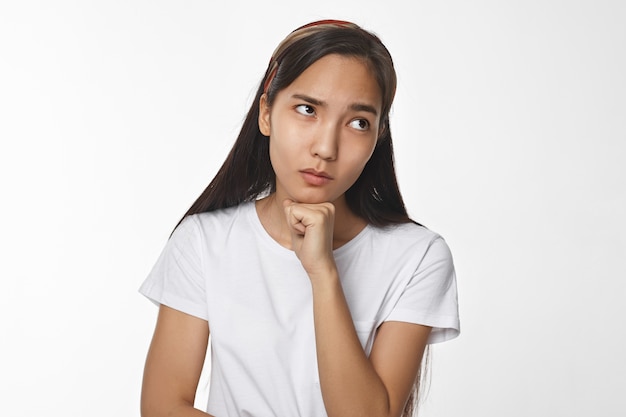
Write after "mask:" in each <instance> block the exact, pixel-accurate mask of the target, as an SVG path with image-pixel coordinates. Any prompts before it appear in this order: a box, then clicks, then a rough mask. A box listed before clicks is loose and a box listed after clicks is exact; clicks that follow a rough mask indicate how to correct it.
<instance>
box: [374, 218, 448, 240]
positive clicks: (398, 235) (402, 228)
mask: <svg viewBox="0 0 626 417" xmlns="http://www.w3.org/2000/svg"><path fill="white" fill-rule="evenodd" d="M370 228H371V229H372V231H373V233H372V234H373V235H374V236H375V238H376V239H382V240H388V241H390V242H395V243H396V244H398V245H430V243H432V242H434V241H436V240H443V238H442V237H441V235H439V234H438V233H437V232H434V231H432V230H430V229H428V228H426V227H424V226H421V225H419V224H416V223H402V224H395V225H389V226H384V227H376V226H370Z"/></svg>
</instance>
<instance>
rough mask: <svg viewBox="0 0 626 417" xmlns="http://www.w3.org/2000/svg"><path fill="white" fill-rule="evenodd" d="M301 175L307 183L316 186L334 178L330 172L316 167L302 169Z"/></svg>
mask: <svg viewBox="0 0 626 417" xmlns="http://www.w3.org/2000/svg"><path fill="white" fill-rule="evenodd" d="M300 175H301V176H302V178H303V179H304V181H305V182H306V183H307V184H309V185H315V186H320V185H324V184H328V183H329V182H331V181H332V180H333V177H332V176H330V174H328V173H326V172H324V171H316V170H314V169H304V170H302V171H300Z"/></svg>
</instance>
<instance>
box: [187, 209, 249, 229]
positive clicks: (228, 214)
mask: <svg viewBox="0 0 626 417" xmlns="http://www.w3.org/2000/svg"><path fill="white" fill-rule="evenodd" d="M253 208H254V204H253V203H242V204H239V205H236V206H233V207H228V208H225V209H219V210H214V211H208V212H203V213H196V214H192V215H189V216H187V217H185V218H184V219H183V221H182V222H181V223H180V225H179V226H178V228H181V227H183V228H191V229H193V228H195V229H197V230H200V231H213V232H216V231H219V230H221V229H230V228H231V227H232V225H233V224H235V223H237V222H240V221H241V220H244V219H247V218H248V214H249V212H250V211H251V210H253Z"/></svg>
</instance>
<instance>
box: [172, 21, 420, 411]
mask: <svg viewBox="0 0 626 417" xmlns="http://www.w3.org/2000/svg"><path fill="white" fill-rule="evenodd" d="M312 27H313V28H314V30H308V31H306V32H304V31H302V29H305V28H306V29H310V28H312ZM329 54H338V55H342V56H347V57H355V58H360V59H362V60H363V62H365V63H366V65H368V66H369V69H370V71H371V72H372V74H373V76H374V77H375V78H376V81H377V83H378V85H379V87H380V90H381V92H382V111H381V119H380V126H381V129H380V134H379V137H378V141H377V144H376V147H375V149H374V152H373V154H372V156H371V157H370V159H369V161H368V162H367V164H366V165H365V168H364V169H363V172H362V173H361V175H360V176H359V178H358V179H357V180H356V182H355V183H354V184H353V185H352V186H351V187H350V188H349V189H348V190H347V191H346V193H345V197H346V202H347V204H348V207H349V208H350V210H352V211H353V212H354V213H355V214H356V215H358V216H360V217H362V218H363V219H365V220H366V221H367V222H368V223H369V224H372V225H375V226H387V225H391V224H399V223H410V222H413V223H416V222H414V221H413V220H412V219H410V218H409V216H408V214H407V211H406V207H405V205H404V201H403V199H402V195H401V194H400V189H399V187H398V182H397V179H396V172H395V167H394V158H393V144H392V140H391V129H390V126H389V111H390V109H391V105H392V103H393V99H394V96H395V92H396V82H397V80H396V73H395V69H394V66H393V61H392V59H391V55H390V54H389V51H388V50H387V48H386V47H385V46H384V45H383V43H382V42H381V41H380V39H379V38H378V37H377V36H376V35H374V34H372V33H370V32H368V31H366V30H364V29H362V28H360V27H358V26H357V25H355V24H353V23H350V22H338V21H322V22H314V23H312V24H309V25H305V26H303V27H301V28H298V29H296V30H295V31H293V32H292V33H291V34H290V35H289V36H288V37H287V38H286V39H285V40H284V41H283V42H281V44H280V45H279V46H278V48H277V49H276V51H275V52H274V55H273V56H272V59H271V61H270V63H269V65H268V67H267V70H266V72H265V75H264V76H263V79H262V80H261V83H260V84H259V87H258V89H257V92H256V95H255V97H254V101H253V102H252V106H251V107H250V110H249V111H248V114H247V115H246V118H245V120H244V122H243V125H242V127H241V131H240V132H239V136H238V137H237V140H236V142H235V144H234V145H233V147H232V149H231V151H230V153H229V154H228V156H227V157H226V160H225V161H224V163H223V165H222V167H221V168H220V169H219V171H218V172H217V174H216V175H215V177H214V178H213V180H212V181H211V183H210V184H209V185H208V186H207V188H206V189H205V190H204V191H203V192H202V194H201V195H200V196H199V197H198V199H197V200H196V201H195V202H194V203H193V204H192V205H191V207H190V208H189V210H187V212H186V213H185V215H184V216H183V218H182V219H181V220H180V221H182V220H183V219H184V218H185V217H186V216H189V215H192V214H196V213H203V212H208V211H213V210H218V209H223V208H227V207H232V206H236V205H238V204H241V203H244V202H252V201H255V200H256V199H257V198H259V197H260V196H264V195H267V194H270V193H272V192H274V191H275V188H276V176H275V174H274V170H273V168H272V165H271V163H270V157H269V141H268V140H267V138H266V137H265V136H264V135H263V134H262V133H261V131H260V130H259V125H258V119H259V106H260V105H259V102H260V99H261V96H262V95H263V94H267V103H268V105H270V106H271V104H272V103H273V101H274V99H275V98H276V95H277V94H278V92H280V91H281V90H282V89H284V88H286V87H287V86H289V85H290V84H291V83H292V82H293V81H294V80H295V79H296V78H298V77H299V76H300V74H302V73H303V72H304V71H305V70H306V69H307V68H308V67H309V66H310V65H312V64H313V63H314V62H316V61H317V60H319V59H320V58H322V57H324V56H326V55H329ZM180 221H179V224H180ZM427 355H428V348H427V350H426V352H425V358H427ZM422 372H423V370H420V372H419V374H418V377H417V379H416V382H415V385H414V387H413V390H412V392H411V395H410V397H409V399H408V401H407V404H406V407H405V409H404V412H403V414H402V415H403V416H407V417H408V416H411V415H413V414H414V412H415V408H416V406H417V399H418V398H417V397H418V388H419V385H420V379H421V377H420V376H421V375H422Z"/></svg>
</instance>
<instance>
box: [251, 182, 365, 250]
mask: <svg viewBox="0 0 626 417" xmlns="http://www.w3.org/2000/svg"><path fill="white" fill-rule="evenodd" d="M333 204H334V205H335V226H334V232H333V249H337V248H339V247H340V246H343V245H345V244H346V243H348V242H349V241H350V240H352V239H353V238H354V237H355V236H356V235H357V234H359V232H361V230H363V229H364V228H365V226H367V222H366V221H365V220H364V219H362V218H361V217H359V216H357V215H356V214H354V213H353V212H352V210H350V209H349V208H348V205H347V203H346V200H345V197H344V196H342V197H340V198H339V199H337V200H335V201H333ZM256 210H257V214H258V216H259V220H260V221H261V224H262V225H263V227H264V228H265V230H266V231H267V233H268V234H269V235H270V236H271V237H272V238H273V239H274V240H275V241H277V242H278V243H279V244H280V245H281V246H284V247H286V248H289V249H291V234H290V233H289V229H288V227H287V221H286V219H285V212H284V209H283V202H282V200H281V199H280V198H277V196H276V194H270V195H269V196H267V197H265V198H263V199H261V200H259V201H257V202H256Z"/></svg>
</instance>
